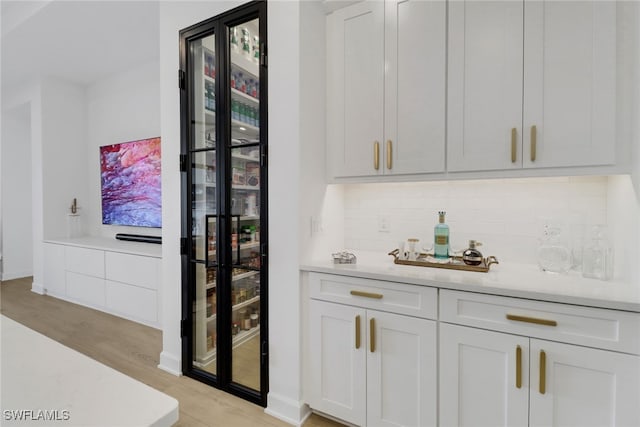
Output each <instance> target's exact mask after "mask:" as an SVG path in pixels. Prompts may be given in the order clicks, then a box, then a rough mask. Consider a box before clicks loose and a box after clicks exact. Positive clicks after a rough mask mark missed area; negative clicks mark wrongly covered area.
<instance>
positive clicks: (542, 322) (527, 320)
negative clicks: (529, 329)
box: [507, 314, 558, 326]
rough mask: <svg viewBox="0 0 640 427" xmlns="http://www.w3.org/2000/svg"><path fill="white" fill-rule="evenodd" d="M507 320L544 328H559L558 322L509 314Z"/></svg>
mask: <svg viewBox="0 0 640 427" xmlns="http://www.w3.org/2000/svg"><path fill="white" fill-rule="evenodd" d="M507 320H513V321H514V322H525V323H534V324H536V325H544V326H558V322H556V321H555V320H548V319H538V318H537V317H528V316H519V315H517V314H507Z"/></svg>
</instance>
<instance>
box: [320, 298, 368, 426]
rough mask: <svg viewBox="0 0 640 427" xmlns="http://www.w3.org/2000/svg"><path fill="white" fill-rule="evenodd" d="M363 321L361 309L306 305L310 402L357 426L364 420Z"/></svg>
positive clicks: (342, 306)
mask: <svg viewBox="0 0 640 427" xmlns="http://www.w3.org/2000/svg"><path fill="white" fill-rule="evenodd" d="M365 320H366V313H365V310H362V309H358V308H355V307H350V306H346V305H339V304H332V303H328V302H321V301H315V300H312V301H311V302H310V304H309V329H310V334H311V336H310V339H309V340H310V348H309V350H310V359H309V360H310V367H311V372H310V376H311V378H310V386H311V387H310V396H309V405H310V406H311V407H312V408H313V409H316V410H318V411H321V412H326V413H327V414H331V415H332V416H334V417H337V418H340V419H342V420H344V421H348V422H350V423H353V424H357V425H365V422H366V418H365V417H366V397H367V396H366V382H365V381H366V377H365V374H366V353H365V351H366V350H365V346H366V339H365V337H366V324H365V323H366V322H365Z"/></svg>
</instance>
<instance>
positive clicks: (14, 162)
mask: <svg viewBox="0 0 640 427" xmlns="http://www.w3.org/2000/svg"><path fill="white" fill-rule="evenodd" d="M2 123H3V126H2V145H1V147H0V150H1V151H2V155H1V158H2V166H1V167H0V171H1V173H2V176H1V177H0V183H1V184H2V189H1V190H0V194H2V213H1V216H0V217H1V218H2V224H3V229H2V233H1V235H2V243H1V244H2V246H1V247H2V254H3V258H2V270H0V272H1V273H2V275H1V276H0V279H1V280H11V279H16V278H19V277H27V276H31V275H32V274H33V241H32V232H31V206H32V203H31V106H30V104H23V105H21V106H19V107H16V108H14V109H11V110H10V111H6V112H3V113H2Z"/></svg>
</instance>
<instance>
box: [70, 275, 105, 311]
mask: <svg viewBox="0 0 640 427" xmlns="http://www.w3.org/2000/svg"><path fill="white" fill-rule="evenodd" d="M66 278H67V296H68V297H69V298H70V299H72V300H74V301H78V302H81V303H83V304H86V305H89V306H91V307H96V308H100V309H102V308H104V304H105V291H104V279H100V278H98V277H93V276H86V275H84V274H78V273H73V272H71V271H67V272H66Z"/></svg>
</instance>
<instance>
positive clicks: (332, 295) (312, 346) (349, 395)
mask: <svg viewBox="0 0 640 427" xmlns="http://www.w3.org/2000/svg"><path fill="white" fill-rule="evenodd" d="M310 292H311V296H312V300H311V301H310V303H309V340H310V342H309V352H308V354H309V358H310V360H309V374H310V376H311V378H310V381H309V383H310V387H309V392H310V394H309V402H308V403H309V405H310V406H311V407H312V408H313V409H314V410H317V411H320V412H323V413H326V414H330V415H332V416H334V417H337V418H340V419H341V420H344V421H347V422H350V423H353V424H356V425H359V426H366V425H369V426H402V425H404V426H434V425H436V423H437V419H436V401H437V387H436V380H437V374H436V372H437V371H436V360H437V359H436V357H437V356H436V354H437V353H436V343H437V339H436V336H437V334H436V322H435V321H434V320H432V319H433V318H435V316H436V311H435V310H434V308H435V303H436V299H437V294H436V293H435V291H434V290H433V289H429V288H424V289H420V288H415V287H414V288H412V287H410V286H406V285H405V286H403V285H399V286H396V287H394V288H390V287H387V286H386V285H385V283H384V282H377V281H370V280H369V281H368V280H361V279H352V278H345V277H337V276H330V275H313V277H312V278H311V282H310ZM407 314H412V315H407ZM415 316H419V317H415ZM425 317H426V318H425Z"/></svg>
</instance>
